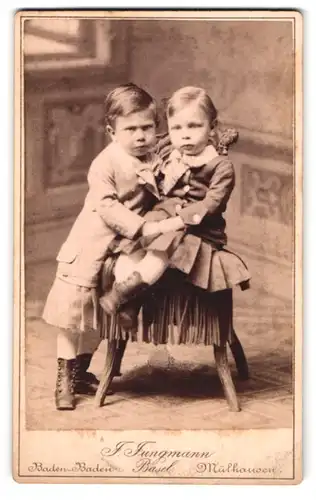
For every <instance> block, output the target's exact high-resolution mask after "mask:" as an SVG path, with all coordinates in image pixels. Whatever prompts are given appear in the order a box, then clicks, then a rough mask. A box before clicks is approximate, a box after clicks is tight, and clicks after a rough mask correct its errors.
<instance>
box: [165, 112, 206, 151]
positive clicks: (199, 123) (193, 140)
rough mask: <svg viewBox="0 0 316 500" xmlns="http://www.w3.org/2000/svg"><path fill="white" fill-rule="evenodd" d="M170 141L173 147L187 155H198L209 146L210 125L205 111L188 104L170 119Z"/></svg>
mask: <svg viewBox="0 0 316 500" xmlns="http://www.w3.org/2000/svg"><path fill="white" fill-rule="evenodd" d="M168 128H169V135H170V140H171V142H172V144H173V146H174V147H175V148H176V149H178V150H179V151H181V152H182V153H185V154H187V155H197V154H199V153H201V152H202V151H203V149H204V148H205V147H206V146H207V144H208V140H209V135H210V131H211V128H210V123H209V120H208V117H207V116H206V114H205V112H204V111H203V109H201V108H200V107H199V106H197V105H196V104H195V103H192V104H188V105H187V106H185V107H184V108H183V109H181V110H180V111H178V112H176V113H175V114H174V115H173V116H172V117H169V118H168Z"/></svg>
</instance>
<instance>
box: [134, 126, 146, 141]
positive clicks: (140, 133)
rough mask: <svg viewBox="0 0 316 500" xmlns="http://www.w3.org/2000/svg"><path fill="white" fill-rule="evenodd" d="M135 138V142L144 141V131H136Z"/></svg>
mask: <svg viewBox="0 0 316 500" xmlns="http://www.w3.org/2000/svg"><path fill="white" fill-rule="evenodd" d="M135 138H136V140H137V141H144V140H145V133H144V131H143V130H142V129H137V131H136V137H135Z"/></svg>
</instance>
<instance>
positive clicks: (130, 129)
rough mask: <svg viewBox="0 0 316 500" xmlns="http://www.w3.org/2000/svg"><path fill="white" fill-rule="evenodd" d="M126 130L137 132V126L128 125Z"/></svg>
mask: <svg viewBox="0 0 316 500" xmlns="http://www.w3.org/2000/svg"><path fill="white" fill-rule="evenodd" d="M125 130H128V131H129V132H135V130H136V127H126V129H125Z"/></svg>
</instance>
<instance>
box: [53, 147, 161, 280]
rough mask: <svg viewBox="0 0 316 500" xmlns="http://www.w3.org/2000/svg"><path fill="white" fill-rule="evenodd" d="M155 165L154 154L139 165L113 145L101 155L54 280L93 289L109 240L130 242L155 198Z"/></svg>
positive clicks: (93, 166) (158, 161) (156, 162)
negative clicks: (116, 239) (124, 238)
mask: <svg viewBox="0 0 316 500" xmlns="http://www.w3.org/2000/svg"><path fill="white" fill-rule="evenodd" d="M159 166H160V160H159V158H158V157H157V156H156V155H154V154H148V155H147V158H146V160H145V161H140V160H139V159H137V158H135V157H132V156H130V155H128V154H127V153H126V152H125V151H123V149H122V148H121V147H120V146H119V145H118V144H117V143H114V142H113V143H111V144H110V145H109V146H107V147H106V148H105V149H104V150H103V151H101V153H100V154H99V155H98V156H97V157H96V158H95V160H94V161H93V162H92V164H91V167H90V170H89V173H88V184H89V192H88V194H87V196H86V199H85V203H84V206H83V208H82V210H81V212H80V214H79V216H78V217H77V219H76V221H75V223H74V225H73V227H72V229H71V231H70V233H69V236H68V238H67V240H66V241H65V242H64V244H63V245H62V247H61V249H60V251H59V254H58V256H57V261H58V263H59V265H58V269H57V277H59V278H61V279H63V280H65V281H68V282H70V283H73V284H76V285H80V286H85V287H94V286H96V285H97V280H98V274H99V271H100V269H101V266H102V263H103V261H104V258H105V256H106V255H107V253H108V251H109V248H110V245H111V243H112V242H113V240H114V239H115V238H116V237H117V236H123V237H126V238H128V239H131V240H132V239H133V238H135V237H136V236H137V235H138V234H139V232H140V229H141V227H142V225H143V224H144V222H145V219H144V218H143V215H144V214H145V213H146V212H147V211H148V210H150V209H151V208H152V207H153V205H154V203H155V202H156V201H157V199H159V193H158V189H157V185H156V180H155V175H154V174H155V171H156V170H157V169H158V168H159Z"/></svg>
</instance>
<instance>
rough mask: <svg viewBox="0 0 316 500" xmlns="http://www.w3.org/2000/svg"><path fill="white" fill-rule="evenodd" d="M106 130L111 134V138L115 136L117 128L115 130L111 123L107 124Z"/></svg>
mask: <svg viewBox="0 0 316 500" xmlns="http://www.w3.org/2000/svg"><path fill="white" fill-rule="evenodd" d="M105 130H106V131H107V133H108V134H109V136H110V137H111V139H114V136H115V130H114V128H112V127H111V125H107V126H106V127H105Z"/></svg>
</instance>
